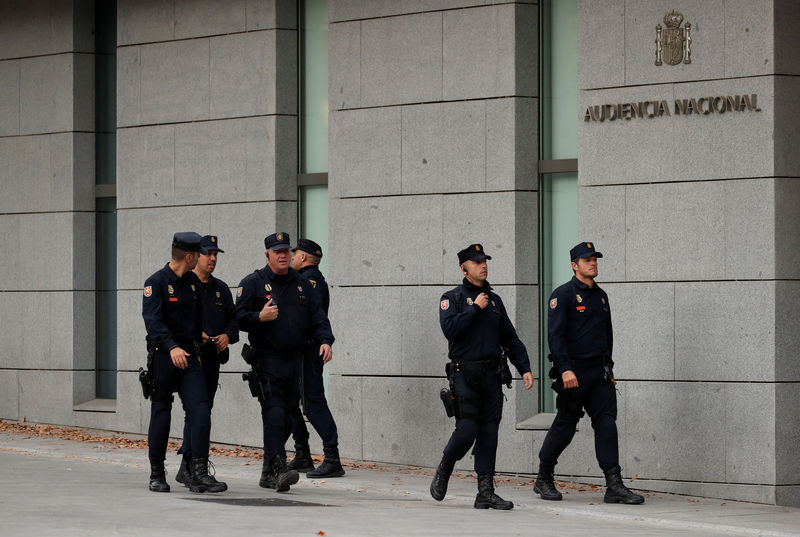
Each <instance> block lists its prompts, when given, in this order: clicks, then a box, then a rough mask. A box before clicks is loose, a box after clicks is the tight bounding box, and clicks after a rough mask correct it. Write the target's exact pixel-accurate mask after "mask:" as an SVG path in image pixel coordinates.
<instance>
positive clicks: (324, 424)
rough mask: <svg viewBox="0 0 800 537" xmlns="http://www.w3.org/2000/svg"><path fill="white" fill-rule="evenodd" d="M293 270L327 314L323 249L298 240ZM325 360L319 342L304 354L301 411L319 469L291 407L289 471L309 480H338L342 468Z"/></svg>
mask: <svg viewBox="0 0 800 537" xmlns="http://www.w3.org/2000/svg"><path fill="white" fill-rule="evenodd" d="M292 251H293V252H294V257H293V258H292V268H293V269H295V270H296V271H297V272H298V273H300V274H301V275H302V276H303V277H304V278H306V279H307V280H308V283H310V284H311V293H314V294H316V295H317V296H318V297H319V299H320V301H321V302H322V309H323V310H324V311H325V315H328V305H329V304H330V296H329V293H328V284H327V283H325V276H323V275H322V273H321V272H320V271H319V262H320V260H321V259H322V247H321V246H320V245H319V244H317V243H316V242H314V241H312V240H309V239H299V240H298V241H297V246H296V247H295V248H293V249H292ZM325 363H326V361H325V360H324V359H323V358H322V357H321V356H320V355H319V343H317V342H316V341H312V342H311V344H310V345H309V346H308V347H307V348H306V351H305V353H304V354H303V382H302V386H303V393H302V398H301V400H302V401H303V410H304V411H305V413H306V416H308V421H310V422H311V425H312V426H313V427H314V429H315V430H316V431H317V433H318V434H319V436H320V438H322V449H323V451H324V453H325V459H324V460H323V461H322V464H320V466H319V468H317V469H316V470H315V469H314V462H313V461H312V460H311V450H310V448H309V446H308V438H309V435H308V428H306V422H305V420H304V419H303V413H302V412H301V411H300V407H299V406H297V405H295V406H294V407H293V408H292V422H293V425H292V436H293V437H294V448H295V456H294V459H293V460H292V462H290V463H289V468H292V469H293V470H297V471H298V472H308V477H313V478H323V477H341V476H343V475H344V468H342V463H341V461H340V460H339V436H338V433H337V430H336V422H334V421H333V415H332V414H331V411H330V408H328V401H327V400H326V399H325V385H324V384H323V381H322V368H323V366H324V365H325Z"/></svg>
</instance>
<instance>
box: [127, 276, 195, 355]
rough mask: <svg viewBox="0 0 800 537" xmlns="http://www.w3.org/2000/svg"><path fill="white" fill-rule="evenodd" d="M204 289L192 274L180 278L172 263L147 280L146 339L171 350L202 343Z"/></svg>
mask: <svg viewBox="0 0 800 537" xmlns="http://www.w3.org/2000/svg"><path fill="white" fill-rule="evenodd" d="M201 285H202V284H201V283H200V280H199V279H198V277H197V275H196V274H195V273H194V272H192V271H191V270H190V271H188V272H187V273H186V274H184V275H183V276H181V277H180V278H178V275H177V274H175V273H174V272H172V269H171V268H169V263H167V264H166V265H164V268H162V269H161V270H159V271H158V272H156V273H155V274H153V275H152V276H150V277H149V278H147V280H145V282H144V298H143V299H142V317H143V318H144V326H145V328H146V329H147V335H148V336H150V340H151V341H152V342H153V343H155V345H157V346H158V347H160V348H162V349H164V350H170V349H172V348H173V347H177V346H178V345H187V344H189V343H191V342H198V343H200V342H202V326H203V321H202V310H203V298H202V296H201V293H200V286H201ZM184 350H186V351H191V348H189V349H186V348H185V349H184Z"/></svg>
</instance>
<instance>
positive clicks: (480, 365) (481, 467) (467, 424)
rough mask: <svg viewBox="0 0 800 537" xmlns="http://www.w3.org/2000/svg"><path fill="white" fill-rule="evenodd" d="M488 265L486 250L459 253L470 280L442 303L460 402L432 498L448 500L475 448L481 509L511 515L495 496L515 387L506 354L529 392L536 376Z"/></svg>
mask: <svg viewBox="0 0 800 537" xmlns="http://www.w3.org/2000/svg"><path fill="white" fill-rule="evenodd" d="M488 259H491V256H488V255H486V253H485V252H484V250H483V246H481V245H480V244H471V245H470V246H468V247H467V248H464V249H463V250H461V251H460V252H458V262H459V264H460V265H461V271H462V272H463V273H464V280H463V282H462V283H461V285H459V286H458V287H456V288H454V289H451V290H450V291H447V292H446V293H445V294H444V295H442V298H441V300H440V302H439V324H440V325H441V328H442V332H443V333H444V336H445V337H446V338H447V341H448V344H449V353H448V355H449V358H450V363H449V364H447V368H446V372H447V376H448V378H449V379H450V382H451V386H452V387H453V388H452V390H453V394H452V396H453V397H454V398H455V418H456V429H455V431H453V434H452V436H451V437H450V441H449V442H448V443H447V445H446V446H445V448H444V453H443V456H442V461H441V463H439V467H438V468H437V469H436V474H435V475H434V477H433V481H432V482H431V486H430V492H431V496H433V498H434V499H435V500H438V501H441V500H443V499H444V497H445V494H446V493H447V483H448V481H449V479H450V475H451V474H452V472H453V467H454V466H455V463H456V461H458V460H459V459H461V458H462V457H464V455H466V454H467V452H468V451H469V449H470V448H471V447H472V446H473V444H474V446H475V447H474V450H473V454H474V456H475V472H476V473H477V474H478V495H477V496H476V498H475V504H474V506H475V508H476V509H502V510H508V509H512V508H513V507H514V504H513V503H512V502H509V501H506V500H504V499H502V498H501V497H500V496H498V495H497V494H495V492H494V471H495V459H496V455H497V432H498V429H499V426H500V418H501V416H502V413H503V392H502V384H509V385H510V383H511V371H510V370H509V369H508V365H507V364H506V359H505V357H504V356H503V351H504V350H505V351H506V352H507V353H508V355H509V359H510V360H511V362H512V363H513V364H514V367H516V369H517V371H519V373H520V374H521V375H522V380H523V382H524V384H525V389H526V390H529V389H530V388H531V387H532V386H533V375H532V374H531V366H530V362H529V360H528V352H527V350H526V349H525V345H524V344H523V343H522V341H520V340H519V337H517V332H516V330H514V326H513V325H512V324H511V320H510V319H509V318H508V314H507V313H506V309H505V306H504V305H503V301H502V300H500V297H499V296H498V295H497V294H495V293H494V292H493V291H492V287H491V286H490V285H489V282H488V281H487V280H486V278H487V276H488V267H487V264H486V261H487V260H488Z"/></svg>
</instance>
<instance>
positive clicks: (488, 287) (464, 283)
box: [461, 278, 492, 292]
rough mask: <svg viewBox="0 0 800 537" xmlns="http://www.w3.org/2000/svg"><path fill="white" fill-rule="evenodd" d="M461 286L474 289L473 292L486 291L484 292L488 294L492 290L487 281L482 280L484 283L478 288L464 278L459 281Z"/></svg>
mask: <svg viewBox="0 0 800 537" xmlns="http://www.w3.org/2000/svg"><path fill="white" fill-rule="evenodd" d="M461 285H463V286H464V287H466V288H467V289H474V290H476V291H486V292H488V291H491V290H492V286H491V285H489V281H488V280H484V282H483V287H478V286H477V285H475V284H473V283H472V282H471V281H469V280H468V279H466V278H464V279H463V280H462V281H461Z"/></svg>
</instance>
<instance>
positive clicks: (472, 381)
mask: <svg viewBox="0 0 800 537" xmlns="http://www.w3.org/2000/svg"><path fill="white" fill-rule="evenodd" d="M461 371H462V372H463V373H464V380H465V381H466V382H467V386H469V387H470V388H472V389H473V390H476V391H480V389H481V387H482V386H483V377H484V376H485V374H486V369H484V367H483V365H482V364H480V363H478V362H461Z"/></svg>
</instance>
